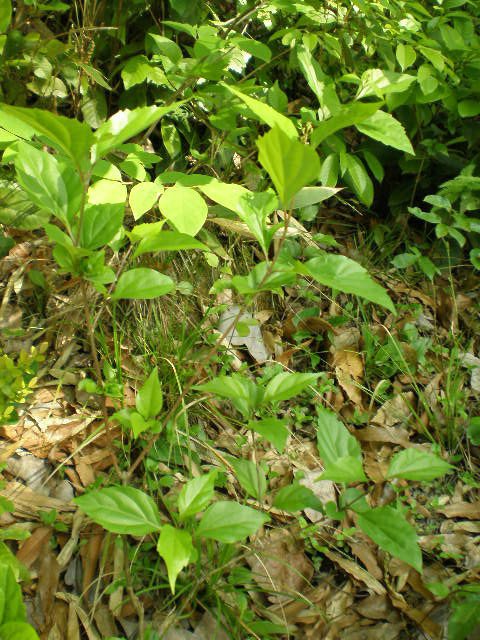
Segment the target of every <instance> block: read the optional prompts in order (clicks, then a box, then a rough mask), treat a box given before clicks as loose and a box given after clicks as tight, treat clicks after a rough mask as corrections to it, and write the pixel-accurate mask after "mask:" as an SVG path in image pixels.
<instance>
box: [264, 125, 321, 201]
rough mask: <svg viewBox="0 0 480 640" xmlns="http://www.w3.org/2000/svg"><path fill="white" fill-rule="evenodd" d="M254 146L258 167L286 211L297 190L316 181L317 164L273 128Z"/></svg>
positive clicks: (308, 150) (304, 147) (303, 148)
mask: <svg viewBox="0 0 480 640" xmlns="http://www.w3.org/2000/svg"><path fill="white" fill-rule="evenodd" d="M257 146H258V149H259V153H258V160H259V162H260V164H261V165H262V167H263V168H264V169H265V170H266V171H267V172H268V174H269V176H270V178H271V179H272V182H273V184H274V185H275V189H276V190H277V193H278V196H279V198H280V201H281V203H282V205H283V206H284V207H285V208H290V207H291V205H292V200H293V197H294V196H295V195H296V194H297V193H298V192H299V191H300V189H302V187H305V186H306V185H307V184H308V183H309V182H312V181H313V180H316V179H318V175H319V173H320V160H319V158H318V156H317V154H316V152H315V151H314V149H313V148H312V147H309V146H307V145H304V144H302V143H301V142H298V140H295V139H292V138H290V137H289V136H288V135H287V134H285V133H284V131H282V130H281V129H280V128H279V127H277V126H275V127H274V128H273V129H272V130H271V131H269V132H268V133H266V134H265V135H264V136H262V137H260V138H258V140H257Z"/></svg>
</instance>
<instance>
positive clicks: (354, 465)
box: [319, 436, 367, 484]
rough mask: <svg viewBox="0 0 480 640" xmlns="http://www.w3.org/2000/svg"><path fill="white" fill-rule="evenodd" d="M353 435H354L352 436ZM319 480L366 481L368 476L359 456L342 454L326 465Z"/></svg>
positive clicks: (347, 482)
mask: <svg viewBox="0 0 480 640" xmlns="http://www.w3.org/2000/svg"><path fill="white" fill-rule="evenodd" d="M352 437H353V436H352ZM319 480H332V481H333V482H343V483H345V484H349V483H351V482H365V481H366V480H367V477H366V475H365V473H364V471H363V466H362V459H361V457H360V458H359V457H358V456H342V457H341V458H338V459H337V460H334V461H333V462H329V464H327V465H326V468H325V471H324V472H323V473H322V475H321V476H320V477H319Z"/></svg>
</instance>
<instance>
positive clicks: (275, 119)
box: [222, 83, 298, 140]
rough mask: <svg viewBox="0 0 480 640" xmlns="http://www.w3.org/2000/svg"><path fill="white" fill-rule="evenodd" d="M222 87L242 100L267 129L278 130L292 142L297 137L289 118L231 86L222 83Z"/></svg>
mask: <svg viewBox="0 0 480 640" xmlns="http://www.w3.org/2000/svg"><path fill="white" fill-rule="evenodd" d="M222 86H223V87H225V89H227V90H228V91H230V93H233V95H234V96H236V97H237V98H240V100H242V101H243V102H244V103H245V104H246V105H247V107H248V108H249V109H250V111H251V112H252V113H253V114H254V115H255V117H256V118H258V119H259V120H261V121H262V122H265V124H268V126H269V127H272V128H273V127H275V128H278V129H280V130H281V131H283V133H284V135H285V137H287V138H290V139H292V140H295V139H296V138H297V137H298V134H297V130H296V128H295V125H294V124H293V122H292V121H291V120H290V118H287V117H286V116H284V115H282V114H281V113H278V111H275V109H274V108H273V107H270V106H269V105H268V104H265V103H264V102H260V100H256V99H255V98H251V97H250V96H247V95H245V94H244V93H241V92H240V91H238V89H235V88H234V87H232V86H231V85H227V84H223V83H222Z"/></svg>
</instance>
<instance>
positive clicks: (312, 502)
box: [273, 483, 323, 513]
mask: <svg viewBox="0 0 480 640" xmlns="http://www.w3.org/2000/svg"><path fill="white" fill-rule="evenodd" d="M273 506H274V507H276V508H277V509H281V510H282V511H288V512H290V513H295V511H303V509H315V510H316V511H321V512H323V504H322V503H321V501H320V500H319V499H318V498H317V496H316V495H315V494H314V493H313V491H312V490H311V489H309V488H308V487H304V486H303V484H299V483H294V484H290V485H287V486H286V487H282V488H281V489H280V490H279V491H277V493H276V494H275V498H274V500H273Z"/></svg>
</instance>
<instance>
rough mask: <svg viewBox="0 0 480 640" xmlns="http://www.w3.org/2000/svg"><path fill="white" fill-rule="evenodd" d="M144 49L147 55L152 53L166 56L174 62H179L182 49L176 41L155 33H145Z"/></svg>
mask: <svg viewBox="0 0 480 640" xmlns="http://www.w3.org/2000/svg"><path fill="white" fill-rule="evenodd" d="M145 51H146V52H147V54H149V55H150V54H152V53H154V54H157V55H160V56H166V57H167V58H168V59H169V60H171V62H173V63H174V64H176V63H177V62H180V60H181V59H182V57H183V56H182V50H181V49H180V47H179V46H178V44H177V43H176V42H174V41H173V40H170V38H166V37H165V36H160V35H158V34H156V33H147V35H146V36H145Z"/></svg>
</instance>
